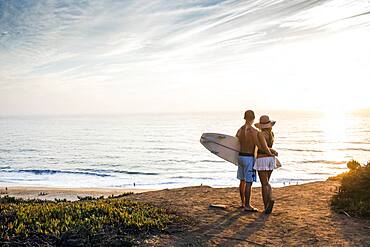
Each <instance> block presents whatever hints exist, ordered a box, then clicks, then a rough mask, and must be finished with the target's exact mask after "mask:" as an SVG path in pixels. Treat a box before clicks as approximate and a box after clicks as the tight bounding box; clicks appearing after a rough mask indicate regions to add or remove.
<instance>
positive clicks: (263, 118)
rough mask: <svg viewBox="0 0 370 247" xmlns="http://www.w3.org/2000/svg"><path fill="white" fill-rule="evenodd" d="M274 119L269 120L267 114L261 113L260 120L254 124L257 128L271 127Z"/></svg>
mask: <svg viewBox="0 0 370 247" xmlns="http://www.w3.org/2000/svg"><path fill="white" fill-rule="evenodd" d="M275 123H276V121H272V120H270V118H269V116H266V115H263V116H261V117H260V122H259V123H256V124H255V126H256V127H257V128H259V129H266V128H271V127H272V126H274V125H275Z"/></svg>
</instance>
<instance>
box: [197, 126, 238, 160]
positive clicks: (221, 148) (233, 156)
mask: <svg viewBox="0 0 370 247" xmlns="http://www.w3.org/2000/svg"><path fill="white" fill-rule="evenodd" d="M200 143H202V145H203V146H204V147H205V148H207V149H208V150H209V151H210V152H211V153H213V154H215V155H217V156H218V157H220V158H222V159H224V160H226V161H229V162H231V163H233V164H235V165H238V159H239V151H240V143H239V139H238V138H236V137H235V136H229V135H225V134H218V133H204V134H203V135H202V136H201V138H200Z"/></svg>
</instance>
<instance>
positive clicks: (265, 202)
mask: <svg viewBox="0 0 370 247" xmlns="http://www.w3.org/2000/svg"><path fill="white" fill-rule="evenodd" d="M258 177H259V178H260V181H261V185H262V187H261V192H262V199H263V205H264V206H265V209H266V207H267V205H268V203H269V201H270V200H269V189H268V186H269V183H268V173H267V171H258Z"/></svg>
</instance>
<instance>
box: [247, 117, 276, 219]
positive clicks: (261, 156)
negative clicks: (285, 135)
mask: <svg viewBox="0 0 370 247" xmlns="http://www.w3.org/2000/svg"><path fill="white" fill-rule="evenodd" d="M275 123H276V122H275V121H271V120H270V118H269V117H268V116H266V115H264V116H261V117H260V121H259V123H256V124H255V126H256V127H257V128H258V129H260V131H259V132H258V134H257V146H258V151H257V159H256V162H255V163H254V167H253V168H254V169H255V170H256V171H257V172H258V177H259V178H260V181H261V184H262V187H261V189H262V198H263V204H264V206H265V214H270V213H271V212H272V208H273V207H274V203H275V202H274V200H272V189H271V185H270V183H269V180H270V177H271V173H272V171H273V170H274V169H275V168H277V167H276V159H275V155H277V152H276V151H275V150H273V149H272V145H273V144H274V133H273V132H272V126H274V125H275Z"/></svg>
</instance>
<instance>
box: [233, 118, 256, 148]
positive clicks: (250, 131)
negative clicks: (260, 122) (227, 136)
mask: <svg viewBox="0 0 370 247" xmlns="http://www.w3.org/2000/svg"><path fill="white" fill-rule="evenodd" d="M257 133H258V131H257V130H256V129H255V128H254V127H253V126H251V125H249V124H245V125H243V126H242V127H241V128H240V129H239V130H238V132H237V134H236V137H238V139H239V142H240V152H241V153H244V154H254V151H255V149H256V145H257V144H256V141H255V140H256V136H257Z"/></svg>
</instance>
